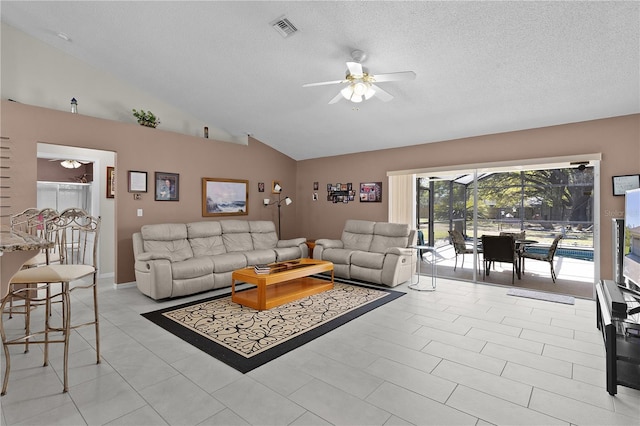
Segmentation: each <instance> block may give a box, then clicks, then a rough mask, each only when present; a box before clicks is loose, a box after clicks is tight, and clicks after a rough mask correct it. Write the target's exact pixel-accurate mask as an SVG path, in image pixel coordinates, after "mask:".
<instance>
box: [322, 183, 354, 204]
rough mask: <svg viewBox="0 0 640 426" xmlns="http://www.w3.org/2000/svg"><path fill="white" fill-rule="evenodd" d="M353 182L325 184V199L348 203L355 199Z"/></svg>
mask: <svg viewBox="0 0 640 426" xmlns="http://www.w3.org/2000/svg"><path fill="white" fill-rule="evenodd" d="M352 188H353V184H352V183H351V182H349V183H336V184H335V185H334V184H332V183H329V184H327V201H331V202H332V203H348V202H349V201H354V200H355V194H356V193H355V191H353V190H352Z"/></svg>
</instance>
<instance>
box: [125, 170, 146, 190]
mask: <svg viewBox="0 0 640 426" xmlns="http://www.w3.org/2000/svg"><path fill="white" fill-rule="evenodd" d="M128 182H129V192H147V172H137V171H133V170H129V176H128Z"/></svg>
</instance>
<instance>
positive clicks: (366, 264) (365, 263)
mask: <svg viewBox="0 0 640 426" xmlns="http://www.w3.org/2000/svg"><path fill="white" fill-rule="evenodd" d="M351 264H352V265H357V266H361V267H363V268H370V269H382V266H383V264H384V254H381V253H370V252H366V251H354V252H353V254H352V255H351Z"/></svg>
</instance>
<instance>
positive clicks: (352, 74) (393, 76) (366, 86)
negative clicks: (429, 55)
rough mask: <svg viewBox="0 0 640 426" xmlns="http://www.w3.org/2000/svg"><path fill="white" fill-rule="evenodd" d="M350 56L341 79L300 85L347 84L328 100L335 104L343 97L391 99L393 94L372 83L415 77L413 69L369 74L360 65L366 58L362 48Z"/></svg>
mask: <svg viewBox="0 0 640 426" xmlns="http://www.w3.org/2000/svg"><path fill="white" fill-rule="evenodd" d="M351 58H353V62H347V75H346V77H345V78H344V79H342V80H334V81H323V82H320V83H307V84H303V85H302V87H313V86H326V85H329V84H347V86H345V87H344V88H343V89H342V90H340V93H338V94H337V95H336V96H335V97H334V98H333V99H331V100H330V101H329V103H330V104H335V103H336V102H338V101H339V100H340V99H342V98H344V99H346V100H348V101H351V102H355V103H359V102H362V101H363V100H367V99H370V98H371V97H373V96H377V97H378V98H379V99H380V100H382V101H384V102H388V101H390V100H391V99H393V96H392V95H391V94H390V93H389V92H386V91H384V90H382V89H381V88H380V87H378V86H377V85H376V84H374V83H384V82H386V81H402V80H413V79H415V78H416V73H415V72H413V71H402V72H392V73H386V74H375V75H374V74H369V73H368V72H367V70H366V69H365V68H363V67H362V61H364V59H365V58H366V55H365V53H364V52H363V51H362V50H354V51H353V52H351Z"/></svg>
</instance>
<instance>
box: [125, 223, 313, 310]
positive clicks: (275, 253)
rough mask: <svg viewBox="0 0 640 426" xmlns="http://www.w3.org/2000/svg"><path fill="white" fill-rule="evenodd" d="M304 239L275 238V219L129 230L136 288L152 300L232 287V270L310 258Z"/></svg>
mask: <svg viewBox="0 0 640 426" xmlns="http://www.w3.org/2000/svg"><path fill="white" fill-rule="evenodd" d="M308 253H309V252H308V248H307V244H306V239H305V238H295V239H292V240H278V236H277V234H276V228H275V225H274V224H273V222H270V221H261V220H254V221H248V220H221V221H202V222H193V223H166V224H158V225H144V226H143V227H142V229H141V230H140V232H137V233H135V234H133V254H134V256H135V266H134V267H135V274H136V283H137V285H138V289H139V290H140V291H141V292H142V293H144V294H146V295H147V296H149V297H151V298H153V299H165V298H169V297H179V296H186V295H189V294H194V293H199V292H202V291H207V290H213V289H217V288H221V287H228V286H230V285H231V273H232V272H233V271H234V270H236V269H241V268H245V267H247V266H252V265H256V264H258V263H271V262H280V261H285V260H292V259H299V258H301V257H307V256H308Z"/></svg>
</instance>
